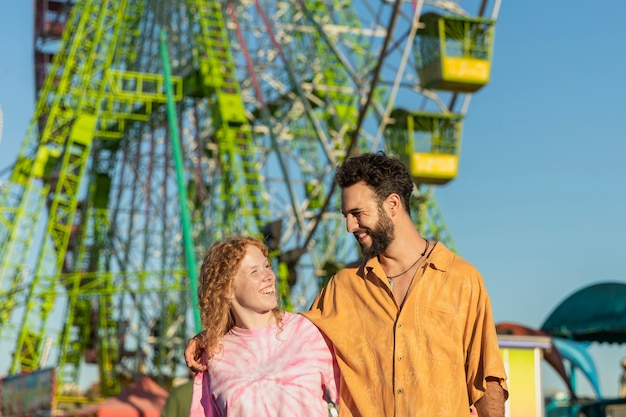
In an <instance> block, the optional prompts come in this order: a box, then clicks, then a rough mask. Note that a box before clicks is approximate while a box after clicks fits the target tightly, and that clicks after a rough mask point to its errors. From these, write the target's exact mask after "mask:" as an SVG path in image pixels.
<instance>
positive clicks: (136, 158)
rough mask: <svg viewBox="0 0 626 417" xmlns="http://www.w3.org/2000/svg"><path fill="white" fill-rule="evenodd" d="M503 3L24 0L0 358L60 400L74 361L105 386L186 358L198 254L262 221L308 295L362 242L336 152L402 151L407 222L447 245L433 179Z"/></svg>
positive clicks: (453, 168)
mask: <svg viewBox="0 0 626 417" xmlns="http://www.w3.org/2000/svg"><path fill="white" fill-rule="evenodd" d="M499 3H500V2H499V0H495V1H492V2H489V1H487V0H483V1H467V2H465V1H463V2H462V1H450V0H445V1H444V0H442V1H435V0H433V1H425V2H424V1H406V0H405V1H402V0H397V1H391V0H376V1H374V0H359V1H348V0H284V1H281V0H273V1H269V0H256V1H253V0H245V1H208V0H150V1H147V0H108V1H104V0H82V1H70V0H67V1H60V0H59V1H53V0H36V1H35V9H36V10H35V16H36V17H35V64H36V65H35V80H36V87H37V104H36V109H35V112H34V114H33V116H32V119H31V122H30V125H29V127H28V130H27V132H26V134H25V137H24V139H23V142H22V145H21V148H20V150H19V154H18V155H17V158H16V159H15V163H14V165H13V166H12V169H11V170H10V172H9V174H10V177H9V178H6V179H3V188H2V194H1V195H0V199H1V203H0V262H1V263H2V264H1V266H0V340H2V341H3V342H4V343H7V341H10V343H11V344H12V345H11V347H10V352H11V353H12V356H11V358H10V364H9V366H8V369H7V370H6V371H7V372H8V374H10V375H14V374H19V373H22V372H31V371H34V370H37V369H41V368H45V367H54V368H55V370H56V380H57V400H58V401H59V402H63V401H66V400H68V399H67V398H65V397H63V396H62V394H63V392H64V391H63V387H64V386H65V385H68V384H78V383H79V380H80V375H81V369H84V368H85V367H93V368H94V369H97V370H98V373H99V383H100V391H101V394H102V395H105V396H106V395H113V394H115V393H117V392H119V390H120V388H121V386H122V385H123V384H124V383H125V381H128V380H130V379H132V378H133V376H135V375H137V374H138V373H140V372H141V373H147V374H149V375H150V376H152V377H153V378H154V379H155V380H156V381H160V380H161V381H165V380H167V379H171V378H172V377H173V376H176V375H182V374H184V372H185V371H186V368H185V366H184V361H183V359H182V350H183V347H184V344H185V342H186V340H187V339H188V338H189V337H190V336H191V335H193V334H195V332H196V331H197V330H198V328H199V323H198V321H197V314H196V312H195V306H194V294H195V283H194V280H195V270H196V269H197V266H198V262H199V261H201V259H202V256H203V254H204V251H205V250H206V249H207V247H208V246H210V245H211V244H212V243H213V242H215V241H216V240H218V239H220V238H223V237H224V236H227V235H229V234H233V233H246V234H252V235H258V236H263V237H264V238H265V239H266V242H267V244H268V246H269V247H270V249H271V251H272V253H273V255H274V256H273V258H274V259H275V262H276V263H277V265H276V267H277V271H278V275H279V278H280V284H279V287H280V290H281V294H282V297H283V299H284V302H285V303H286V304H287V305H288V306H289V308H292V309H294V310H302V309H306V308H307V307H308V304H309V303H310V302H311V299H312V297H313V296H314V295H315V293H316V292H317V291H318V289H319V288H320V285H322V284H323V283H324V281H325V280H326V279H328V278H329V277H330V276H331V275H332V274H333V273H334V272H335V271H337V269H338V268H340V267H341V266H342V264H343V263H345V262H349V261H353V260H354V259H356V258H357V257H358V255H359V254H358V248H356V247H355V242H354V238H353V237H352V236H351V235H350V234H348V233H346V232H345V224H344V219H343V216H342V215H341V212H340V209H339V196H338V191H337V187H336V186H335V184H334V168H335V167H336V166H337V164H339V163H341V161H343V160H344V159H345V158H346V157H347V156H350V155H354V154H358V153H362V152H367V151H375V150H381V149H382V150H386V151H388V152H389V153H392V154H394V155H396V156H398V157H399V158H401V159H402V160H403V161H404V162H405V163H406V164H407V165H408V166H409V167H410V170H411V173H412V175H413V178H414V180H415V185H416V187H415V190H414V195H415V198H414V199H413V210H414V219H415V222H416V225H417V226H418V227H419V228H420V230H421V232H422V233H423V234H424V235H426V236H430V237H432V238H436V239H439V240H441V241H443V242H444V243H446V244H447V245H448V246H450V247H452V248H454V245H453V242H452V239H451V236H450V235H449V233H448V230H447V228H446V225H445V222H444V220H443V218H442V216H441V214H440V212H439V208H438V206H437V203H436V201H435V198H434V190H435V188H436V187H437V186H439V185H442V184H445V183H447V182H448V181H450V180H452V179H453V178H454V177H455V176H456V175H457V171H458V162H459V155H460V141H461V126H462V123H463V118H464V116H465V115H466V114H467V111H468V108H469V104H470V98H471V96H472V93H474V92H476V91H477V90H478V89H480V88H481V87H482V86H484V85H485V84H487V82H488V80H489V73H490V61H491V53H492V46H493V38H494V28H495V22H496V18H497V14H498V10H499ZM5 140H6V138H5ZM468 146H471V144H470V145H468ZM177 150H178V151H177ZM7 356H8V355H7ZM1 371H4V370H1Z"/></svg>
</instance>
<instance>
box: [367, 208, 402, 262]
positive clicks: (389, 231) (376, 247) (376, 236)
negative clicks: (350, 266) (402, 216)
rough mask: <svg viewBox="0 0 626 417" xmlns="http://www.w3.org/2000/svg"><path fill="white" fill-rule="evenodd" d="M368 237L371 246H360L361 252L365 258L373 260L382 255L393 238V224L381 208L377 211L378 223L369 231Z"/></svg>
mask: <svg viewBox="0 0 626 417" xmlns="http://www.w3.org/2000/svg"><path fill="white" fill-rule="evenodd" d="M369 235H370V239H371V241H372V245H371V246H370V247H364V246H363V245H361V252H362V253H363V256H364V257H366V258H373V257H374V256H378V255H380V254H381V253H383V252H384V251H385V250H386V249H387V247H389V244H390V243H391V242H392V241H393V239H394V237H395V233H394V228H393V223H392V222H391V219H390V218H389V216H387V213H385V211H384V210H383V209H382V207H381V208H379V210H378V223H377V224H376V226H375V227H374V228H373V229H370V230H369Z"/></svg>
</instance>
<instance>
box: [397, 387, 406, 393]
mask: <svg viewBox="0 0 626 417" xmlns="http://www.w3.org/2000/svg"><path fill="white" fill-rule="evenodd" d="M396 392H397V393H398V394H402V393H403V392H404V390H403V389H402V388H398V390H397V391H396Z"/></svg>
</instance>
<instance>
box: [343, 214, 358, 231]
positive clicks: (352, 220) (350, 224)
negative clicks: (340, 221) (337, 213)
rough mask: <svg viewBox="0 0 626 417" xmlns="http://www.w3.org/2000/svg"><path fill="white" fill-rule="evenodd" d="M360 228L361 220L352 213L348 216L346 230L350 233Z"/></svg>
mask: <svg viewBox="0 0 626 417" xmlns="http://www.w3.org/2000/svg"><path fill="white" fill-rule="evenodd" d="M358 228H359V222H357V221H356V217H354V216H353V215H351V214H348V215H347V216H346V230H347V231H348V233H354V231H355V230H357V229H358Z"/></svg>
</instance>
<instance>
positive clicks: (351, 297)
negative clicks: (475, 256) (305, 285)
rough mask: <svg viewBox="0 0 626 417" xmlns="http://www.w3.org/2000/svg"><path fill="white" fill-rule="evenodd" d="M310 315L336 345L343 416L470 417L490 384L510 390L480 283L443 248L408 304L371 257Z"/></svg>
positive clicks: (420, 274)
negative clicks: (493, 380) (396, 295)
mask: <svg viewBox="0 0 626 417" xmlns="http://www.w3.org/2000/svg"><path fill="white" fill-rule="evenodd" d="M304 314H305V316H306V317H308V318H309V319H310V320H311V321H312V322H313V323H315V324H316V325H317V326H318V327H319V328H320V329H321V330H322V331H323V332H324V333H325V334H326V336H327V337H328V338H329V339H330V341H331V342H332V344H333V346H334V349H335V355H336V357H337V362H338V364H339V368H340V371H341V374H342V379H341V388H340V401H339V415H340V416H351V417H357V416H359V417H383V416H384V417H434V416H437V417H439V416H455V417H456V416H467V415H469V404H470V402H475V401H477V400H478V399H480V398H481V397H482V395H483V393H484V390H485V385H486V382H485V378H486V377H487V376H493V377H497V378H500V381H501V385H502V387H503V388H504V389H505V390H507V387H506V382H505V380H506V374H505V370H504V365H503V363H502V359H501V356H500V351H499V346H498V340H497V335H496V330H495V325H494V322H493V317H492V313H491V304H490V301H489V296H488V294H487V291H486V289H485V286H484V283H483V280H482V277H481V275H480V273H479V272H478V271H477V270H476V268H474V267H473V266H472V265H471V264H469V263H468V262H467V261H465V260H463V259H462V258H461V257H459V256H457V255H455V254H454V253H453V252H451V251H450V250H449V249H447V248H446V247H445V246H444V245H443V244H442V243H437V244H436V246H435V248H434V249H433V251H432V252H431V253H430V255H429V256H428V258H427V259H426V261H425V262H424V263H423V264H422V265H421V266H420V268H419V269H418V271H417V272H416V274H415V276H414V277H413V280H412V282H411V285H410V286H409V289H408V292H407V295H406V299H405V301H404V304H403V305H402V306H399V305H398V304H397V303H396V301H395V299H394V297H393V295H392V293H391V289H390V287H389V284H388V281H387V278H386V275H385V272H384V271H383V269H382V267H381V265H380V263H379V262H378V259H377V258H375V257H374V258H372V259H369V260H368V261H367V262H365V263H362V264H360V265H356V266H353V267H347V268H344V269H343V270H341V271H340V272H339V273H337V274H336V275H335V276H334V277H333V278H332V279H331V280H330V281H329V283H328V285H327V286H326V287H325V288H324V289H323V290H322V291H321V292H320V294H319V295H318V296H317V298H316V299H315V301H314V302H313V306H312V308H311V310H310V311H308V312H306V313H304ZM507 395H508V394H507Z"/></svg>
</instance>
